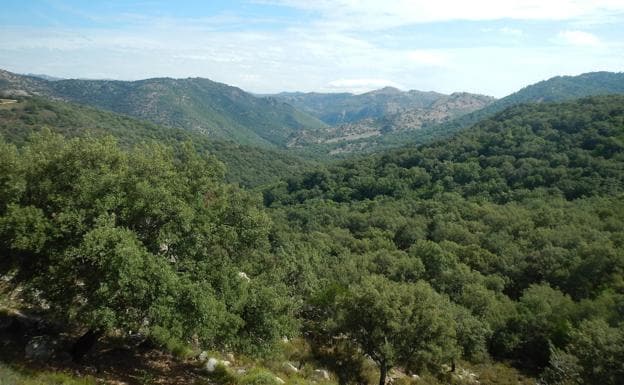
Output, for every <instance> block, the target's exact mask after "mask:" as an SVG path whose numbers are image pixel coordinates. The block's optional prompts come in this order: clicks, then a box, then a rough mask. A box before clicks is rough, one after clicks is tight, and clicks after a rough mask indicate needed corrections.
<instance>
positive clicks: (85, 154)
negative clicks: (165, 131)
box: [0, 132, 295, 351]
mask: <svg viewBox="0 0 624 385" xmlns="http://www.w3.org/2000/svg"><path fill="white" fill-rule="evenodd" d="M13 151H17V155H16V159H17V160H16V161H15V159H9V160H8V161H7V160H6V158H4V159H3V162H4V164H3V165H2V166H1V167H3V168H5V169H6V170H7V172H8V173H9V175H8V176H9V178H12V179H16V180H18V181H19V183H18V184H19V185H20V186H22V187H21V188H20V189H19V190H18V191H19V193H18V194H14V193H13V195H12V196H11V199H10V201H9V202H0V243H1V244H2V245H3V250H5V253H4V255H3V263H2V271H1V272H2V273H3V274H6V273H8V272H10V271H16V273H17V274H16V275H15V278H14V280H13V282H12V284H14V285H24V287H25V288H26V289H27V290H26V292H27V293H32V294H33V297H36V298H38V301H43V302H44V303H46V304H47V306H48V307H49V312H50V313H51V314H53V315H55V316H56V317H57V318H58V319H59V320H63V321H66V322H70V323H76V324H78V325H81V326H86V327H88V328H90V329H93V330H101V331H111V330H118V329H121V330H123V331H132V332H138V331H141V332H145V333H147V334H150V335H151V336H152V337H153V338H154V339H156V340H158V341H161V342H163V343H164V344H167V345H170V344H171V343H174V342H175V341H179V342H188V341H190V340H191V339H192V338H194V337H195V338H198V340H199V341H200V343H202V344H205V345H211V346H225V345H230V346H236V347H237V348H239V349H240V350H249V351H262V350H263V349H267V348H268V347H270V346H271V345H272V344H273V343H274V342H276V341H278V339H279V338H280V337H281V336H283V335H287V334H290V333H291V332H292V330H293V327H294V325H295V323H294V321H293V320H292V314H293V311H292V308H293V307H292V305H293V304H291V303H288V302H285V301H281V300H280V299H279V298H281V297H282V296H283V292H284V288H283V286H280V285H279V284H276V283H275V281H274V280H272V279H271V278H270V276H271V274H272V273H271V270H270V266H267V265H262V264H258V263H255V262H254V261H257V260H259V259H261V257H262V256H263V255H265V254H266V253H267V247H268V239H267V234H268V230H269V227H270V220H269V218H268V217H267V216H266V215H265V214H264V213H263V212H262V211H261V210H260V209H259V207H258V205H257V201H256V200H255V199H254V198H253V197H251V196H250V195H248V194H247V193H245V192H243V191H241V190H240V189H238V188H235V187H232V186H229V185H225V184H223V183H222V182H221V181H220V179H221V178H222V169H221V167H220V165H219V164H218V163H216V162H215V161H214V159H212V158H208V157H201V156H200V155H198V154H197V153H196V152H195V151H194V149H193V148H192V146H190V145H186V146H181V147H179V148H178V149H177V151H178V154H177V156H175V155H174V151H173V150H172V149H169V148H166V147H163V146H161V145H158V144H151V145H143V146H141V147H139V148H137V149H135V150H134V151H132V152H124V151H122V150H121V149H119V147H118V146H117V145H116V143H115V142H114V140H112V139H111V138H105V139H92V138H84V139H72V140H65V139H63V138H62V137H60V136H57V135H54V134H51V133H49V132H44V133H43V134H41V135H36V136H35V137H33V138H32V141H31V142H29V143H28V144H27V145H25V146H24V147H22V148H21V149H20V150H13ZM8 162H12V163H10V164H12V165H14V168H12V169H11V170H9V168H8V164H7V163H8ZM5 186H6V185H5ZM11 188H12V186H11V185H8V186H7V187H6V188H5V189H4V190H3V191H2V193H0V195H2V196H8V193H7V190H9V189H11ZM13 191H15V189H13ZM241 269H245V270H244V271H246V273H247V274H249V275H251V276H252V277H254V280H253V281H252V282H247V281H246V280H244V279H241V278H240V277H239V276H238V272H239V271H241Z"/></svg>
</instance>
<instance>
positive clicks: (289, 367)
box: [282, 362, 299, 373]
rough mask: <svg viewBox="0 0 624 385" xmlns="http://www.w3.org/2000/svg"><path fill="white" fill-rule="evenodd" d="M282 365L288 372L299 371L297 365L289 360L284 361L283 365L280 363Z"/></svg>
mask: <svg viewBox="0 0 624 385" xmlns="http://www.w3.org/2000/svg"><path fill="white" fill-rule="evenodd" d="M282 366H283V367H284V369H285V370H286V371H287V372H289V373H298V372H299V369H297V367H296V366H295V365H293V364H291V363H290V362H284V365H282Z"/></svg>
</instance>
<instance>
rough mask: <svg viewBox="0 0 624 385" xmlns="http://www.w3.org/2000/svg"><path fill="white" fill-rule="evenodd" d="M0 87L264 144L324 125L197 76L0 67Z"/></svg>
mask: <svg viewBox="0 0 624 385" xmlns="http://www.w3.org/2000/svg"><path fill="white" fill-rule="evenodd" d="M0 91H2V92H5V93H9V94H10V93H15V92H18V95H19V93H20V92H21V93H24V92H26V93H30V94H39V95H42V96H47V97H53V98H57V99H63V100H67V101H72V102H76V103H80V104H85V105H90V106H93V107H97V108H101V109H105V110H109V111H113V112H117V113H122V114H126V115H130V116H133V117H136V118H140V119H145V120H149V121H151V122H153V123H156V124H161V125H167V126H171V127H176V128H183V129H187V130H191V131H197V132H200V133H203V134H205V135H207V136H208V137H210V138H212V139H228V140H233V141H235V142H237V143H240V144H254V145H262V146H265V147H266V146H269V147H273V146H284V145H285V144H286V143H287V141H288V138H289V137H290V136H291V135H293V134H294V133H296V132H297V131H299V130H302V129H305V128H319V127H322V126H323V125H324V124H323V123H322V122H321V121H319V120H318V119H316V118H314V117H312V116H310V115H307V114H305V113H303V112H301V111H298V110H296V109H295V108H294V107H292V106H290V105H288V104H286V103H283V102H279V101H277V100H275V99H273V98H259V97H255V96H253V95H251V94H249V93H247V92H245V91H243V90H241V89H239V88H236V87H231V86H228V85H225V84H222V83H217V82H213V81H211V80H208V79H203V78H187V79H170V78H156V79H147V80H140V81H132V82H130V81H111V80H76V79H68V80H58V81H47V80H44V79H41V78H35V77H28V76H20V75H15V74H11V73H9V72H6V71H0Z"/></svg>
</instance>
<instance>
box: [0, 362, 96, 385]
mask: <svg viewBox="0 0 624 385" xmlns="http://www.w3.org/2000/svg"><path fill="white" fill-rule="evenodd" d="M0 385H96V381H95V379H94V378H93V377H90V376H86V377H74V376H72V375H70V374H67V373H62V372H37V373H32V372H29V371H25V370H20V369H15V368H11V367H9V366H7V365H5V364H3V363H0Z"/></svg>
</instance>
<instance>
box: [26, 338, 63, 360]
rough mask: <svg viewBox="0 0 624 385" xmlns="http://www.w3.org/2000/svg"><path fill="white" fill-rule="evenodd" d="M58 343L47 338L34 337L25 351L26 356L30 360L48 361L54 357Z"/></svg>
mask: <svg viewBox="0 0 624 385" xmlns="http://www.w3.org/2000/svg"><path fill="white" fill-rule="evenodd" d="M56 344H57V343H56V341H54V340H52V339H51V338H49V337H47V336H37V337H33V338H32V339H31V340H30V341H28V343H27V344H26V347H25V349H24V355H25V357H26V358H27V359H29V360H37V361H48V360H50V359H51V358H52V357H53V356H54V352H55V349H56Z"/></svg>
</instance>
